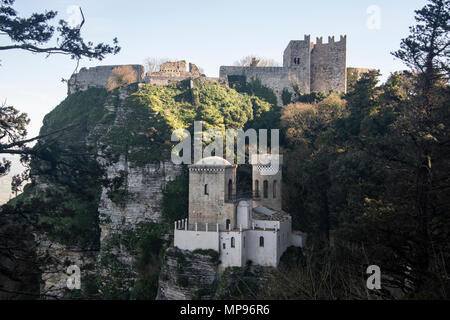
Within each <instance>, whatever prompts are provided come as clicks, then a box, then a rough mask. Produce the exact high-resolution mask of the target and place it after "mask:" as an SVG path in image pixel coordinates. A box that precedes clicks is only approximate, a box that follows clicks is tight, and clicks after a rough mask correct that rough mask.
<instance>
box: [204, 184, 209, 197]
mask: <svg viewBox="0 0 450 320" xmlns="http://www.w3.org/2000/svg"><path fill="white" fill-rule="evenodd" d="M205 194H206V195H208V194H209V190H208V185H207V184H205Z"/></svg>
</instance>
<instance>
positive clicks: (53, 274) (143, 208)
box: [36, 87, 182, 298]
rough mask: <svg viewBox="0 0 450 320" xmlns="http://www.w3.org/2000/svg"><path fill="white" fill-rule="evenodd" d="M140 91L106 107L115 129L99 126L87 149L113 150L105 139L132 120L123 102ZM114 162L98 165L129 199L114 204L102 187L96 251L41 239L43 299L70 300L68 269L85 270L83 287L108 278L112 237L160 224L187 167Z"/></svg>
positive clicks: (121, 157)
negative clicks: (104, 262) (105, 263)
mask: <svg viewBox="0 0 450 320" xmlns="http://www.w3.org/2000/svg"><path fill="white" fill-rule="evenodd" d="M136 89H138V87H125V88H122V89H120V90H119V92H118V93H117V95H116V96H114V97H111V98H110V99H108V100H107V101H106V103H105V105H104V110H105V117H107V116H114V118H115V120H114V123H113V124H107V125H105V124H104V123H103V124H102V123H99V124H98V125H96V126H95V127H94V128H92V129H91V130H90V132H88V133H87V135H86V141H85V143H86V144H87V145H94V144H95V145H96V146H97V147H98V149H99V150H108V147H109V146H108V145H103V146H102V145H101V144H102V142H101V141H102V139H101V137H102V136H104V135H106V134H107V133H108V131H109V130H111V128H112V127H114V126H116V125H118V124H120V123H121V122H122V121H124V120H125V119H126V118H127V116H129V110H128V109H127V108H126V107H125V106H124V101H125V99H126V97H127V96H129V94H131V93H133V92H134V91H135V90H136ZM127 151H130V150H127ZM112 158H113V159H112V160H111V159H110V160H109V161H106V160H105V157H103V154H100V156H99V157H98V159H97V161H98V162H99V163H101V164H102V165H104V166H105V168H106V173H107V176H108V179H114V178H115V177H118V176H120V175H123V176H125V179H124V183H123V185H122V187H121V188H123V189H124V190H126V192H127V194H128V195H129V196H127V197H125V198H124V199H122V201H120V203H115V202H113V201H112V200H111V199H110V196H109V195H108V192H109V191H110V188H109V187H105V186H102V190H101V196H100V201H99V204H98V212H99V229H100V239H98V241H95V242H96V243H98V244H99V245H97V246H96V247H95V248H92V247H91V248H82V247H68V246H66V245H63V244H60V243H56V242H52V241H50V240H49V239H47V238H46V236H45V235H43V234H38V235H36V241H37V243H38V249H37V251H38V257H39V262H40V265H41V267H40V269H41V272H42V276H41V293H42V294H47V295H48V297H49V298H51V297H52V296H55V297H56V298H65V297H68V294H69V295H70V292H69V291H68V290H67V289H66V288H67V286H66V281H67V278H68V275H67V273H66V270H67V267H68V266H69V265H77V266H78V267H79V268H80V269H81V280H82V282H83V279H84V277H85V275H87V274H88V273H89V272H91V274H95V273H96V274H100V273H102V274H103V273H104V271H105V270H101V269H99V267H98V265H99V260H100V258H101V257H102V252H101V250H102V248H104V247H105V245H106V244H107V242H108V240H109V239H110V238H111V236H112V235H113V234H115V233H121V232H123V231H125V230H130V229H134V228H135V227H136V225H137V224H138V223H140V222H160V221H161V205H162V190H163V188H164V186H165V185H166V183H167V182H168V181H171V180H174V179H175V177H176V176H178V175H179V174H180V173H181V172H182V166H181V165H174V164H173V163H172V162H171V161H170V160H165V161H164V160H161V161H159V162H156V163H148V164H145V165H136V164H133V163H130V162H129V161H128V160H127V155H126V154H114V155H113V157H112ZM119 254H120V255H121V257H120V260H121V261H122V262H124V263H125V264H127V265H128V266H129V267H130V268H131V266H132V264H133V259H132V257H131V256H129V255H128V254H127V253H126V252H123V253H122V252H119ZM82 285H83V284H82Z"/></svg>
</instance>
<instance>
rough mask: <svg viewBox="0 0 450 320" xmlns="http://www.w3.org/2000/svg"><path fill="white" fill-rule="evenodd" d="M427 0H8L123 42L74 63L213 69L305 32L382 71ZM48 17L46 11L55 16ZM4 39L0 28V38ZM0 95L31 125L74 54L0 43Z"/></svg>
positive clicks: (6, 181)
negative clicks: (110, 52) (159, 63)
mask: <svg viewBox="0 0 450 320" xmlns="http://www.w3.org/2000/svg"><path fill="white" fill-rule="evenodd" d="M426 2H427V1H426V0H395V1H393V0H371V1H367V0H339V1H336V0H315V1H310V0H308V1H306V0H296V1H288V0H278V1H266V0H258V1H254V0H245V1H243V0H240V1H236V0H226V1H216V0H209V1H204V0H191V1H186V0H184V1H175V0H164V1H162V0H160V1H154V0H145V1H144V0H133V1H123V0H121V1H118V0H96V1H92V0H80V1H77V0H59V1H56V0H54V1H50V0H39V1H30V0H16V2H15V5H14V7H15V9H16V10H17V11H18V13H19V15H21V16H27V15H29V14H31V13H33V12H43V11H45V10H56V11H58V17H57V19H58V20H59V19H65V20H68V21H69V22H71V21H74V23H75V24H76V22H77V21H79V15H78V14H77V11H76V10H75V11H74V10H73V8H76V6H79V7H81V8H82V10H83V13H84V16H85V19H86V21H85V24H84V26H83V29H82V36H83V37H84V39H85V40H89V41H93V42H109V43H111V42H112V39H113V38H114V37H117V38H118V40H119V44H120V46H121V47H122V50H121V52H120V53H119V54H117V55H115V56H108V57H107V58H105V59H104V60H103V61H89V60H83V61H81V63H80V68H81V67H91V66H97V65H111V64H143V63H144V61H145V59H146V58H149V57H159V58H170V59H178V60H186V61H187V62H193V63H195V64H196V65H198V66H199V67H201V68H203V70H204V71H205V73H206V75H207V76H211V77H217V76H218V73H219V67H220V66H221V65H232V64H233V63H234V62H235V61H237V60H239V59H240V58H241V57H243V56H246V55H249V54H256V55H258V56H262V57H265V58H269V59H274V60H276V61H278V62H280V63H282V56H283V51H284V49H285V47H286V46H287V44H288V43H289V41H290V40H303V38H304V35H305V34H310V35H311V39H312V41H314V42H315V39H316V37H321V36H322V37H323V38H324V41H325V42H327V39H328V36H333V35H334V36H335V38H336V39H339V36H340V35H343V34H346V35H347V65H348V66H351V67H362V68H376V69H380V70H381V73H382V80H385V79H386V78H387V77H388V76H389V74H390V73H391V72H394V71H397V70H402V69H405V66H404V65H403V64H402V63H401V62H400V61H398V60H395V59H394V58H393V57H392V55H391V54H390V52H392V51H394V50H397V49H398V48H399V45H400V40H401V39H402V38H404V37H406V36H407V35H408V33H409V29H408V27H409V26H411V25H413V24H414V10H417V9H420V8H422V7H423V6H424V5H425V4H426ZM56 21H57V20H55V22H56ZM8 43H9V42H8V41H7V39H6V38H5V37H4V36H0V46H2V45H6V44H8ZM0 60H1V62H0V63H1V65H0V103H3V102H4V101H6V103H7V104H8V105H13V106H14V107H15V108H17V109H19V110H20V111H22V112H26V113H27V114H28V115H29V117H30V119H31V123H30V126H29V130H28V131H29V136H30V137H31V136H34V135H37V134H38V133H39V128H40V127H41V125H42V119H43V117H44V116H45V115H46V114H47V113H48V112H50V111H51V110H52V109H53V108H54V107H55V106H57V105H58V103H60V102H61V101H62V100H63V99H64V98H65V97H66V96H67V87H66V84H65V83H63V82H62V81H61V80H62V79H68V78H70V75H71V74H72V73H73V71H74V69H75V67H76V63H75V62H74V61H73V60H70V58H69V57H68V56H50V57H46V56H45V55H38V54H32V53H28V52H23V51H19V50H8V51H0ZM20 170H21V166H20V165H19V164H18V163H17V161H16V162H15V163H14V166H13V169H12V170H11V173H10V174H9V175H8V176H5V177H2V178H0V203H1V202H3V201H5V200H7V199H8V198H9V189H10V180H11V176H12V175H13V174H16V173H17V172H20Z"/></svg>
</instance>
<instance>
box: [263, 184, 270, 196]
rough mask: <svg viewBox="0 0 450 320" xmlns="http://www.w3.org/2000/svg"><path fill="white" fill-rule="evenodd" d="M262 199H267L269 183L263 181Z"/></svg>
mask: <svg viewBox="0 0 450 320" xmlns="http://www.w3.org/2000/svg"><path fill="white" fill-rule="evenodd" d="M263 184H264V186H263V188H264V198H268V197H269V182H268V181H267V180H264V183H263Z"/></svg>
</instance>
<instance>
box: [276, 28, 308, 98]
mask: <svg viewBox="0 0 450 320" xmlns="http://www.w3.org/2000/svg"><path fill="white" fill-rule="evenodd" d="M312 47H313V44H312V43H311V41H310V36H308V35H305V39H304V40H302V41H299V40H292V41H290V42H289V44H288V46H287V47H286V49H285V50H284V53H283V67H285V68H289V69H291V70H290V73H293V74H295V79H293V80H294V81H293V83H296V84H297V85H298V86H299V88H300V91H301V92H302V93H309V92H310V90H311V88H310V82H311V81H310V79H311V50H312ZM291 85H292V83H291Z"/></svg>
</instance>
